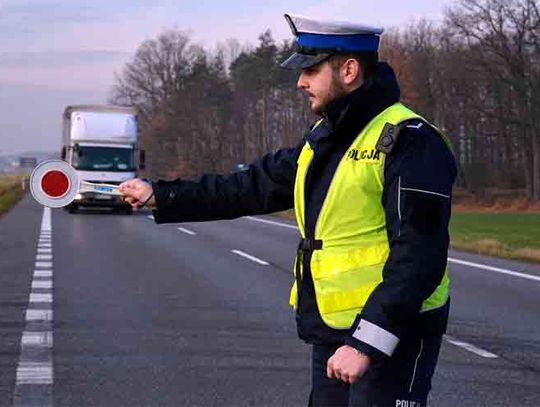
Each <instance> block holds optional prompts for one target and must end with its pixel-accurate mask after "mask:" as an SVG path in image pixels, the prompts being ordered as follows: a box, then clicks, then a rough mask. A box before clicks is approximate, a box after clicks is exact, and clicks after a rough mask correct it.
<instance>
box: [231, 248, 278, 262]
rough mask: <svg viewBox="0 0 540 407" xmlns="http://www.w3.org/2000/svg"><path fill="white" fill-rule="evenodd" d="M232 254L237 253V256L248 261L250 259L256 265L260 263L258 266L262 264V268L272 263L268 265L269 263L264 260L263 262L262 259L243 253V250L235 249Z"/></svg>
mask: <svg viewBox="0 0 540 407" xmlns="http://www.w3.org/2000/svg"><path fill="white" fill-rule="evenodd" d="M231 252H233V253H235V254H237V255H239V256H242V257H245V258H246V259H249V260H251V261H254V262H255V263H258V264H260V265H262V266H268V265H270V263H268V262H266V261H264V260H261V259H259V258H257V257H255V256H252V255H251V254H247V253H246V252H243V251H242V250H236V249H235V250H231Z"/></svg>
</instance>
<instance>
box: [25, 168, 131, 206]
mask: <svg viewBox="0 0 540 407" xmlns="http://www.w3.org/2000/svg"><path fill="white" fill-rule="evenodd" d="M30 192H31V193H32V196H33V197H34V199H35V200H36V201H38V202H39V203H40V204H42V205H44V206H48V207H49V208H61V207H63V206H66V205H69V204H70V203H71V202H73V200H74V199H75V196H76V195H77V194H78V193H79V192H95V193H100V194H106V195H117V196H119V195H121V194H120V192H119V191H118V185H109V184H95V183H92V182H87V181H82V180H80V179H79V175H78V174H77V171H75V169H74V168H73V167H72V166H71V165H69V164H68V163H67V162H65V161H62V160H49V161H44V162H42V163H40V164H39V165H38V166H37V167H36V168H34V171H32V175H31V176H30Z"/></svg>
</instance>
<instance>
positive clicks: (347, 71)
mask: <svg viewBox="0 0 540 407" xmlns="http://www.w3.org/2000/svg"><path fill="white" fill-rule="evenodd" d="M361 78H362V67H361V66H360V64H359V63H358V61H357V60H356V59H354V58H349V59H347V60H346V61H345V62H344V63H343V65H341V80H342V81H343V84H344V85H349V86H350V85H353V84H354V83H355V82H356V81H357V80H359V79H361Z"/></svg>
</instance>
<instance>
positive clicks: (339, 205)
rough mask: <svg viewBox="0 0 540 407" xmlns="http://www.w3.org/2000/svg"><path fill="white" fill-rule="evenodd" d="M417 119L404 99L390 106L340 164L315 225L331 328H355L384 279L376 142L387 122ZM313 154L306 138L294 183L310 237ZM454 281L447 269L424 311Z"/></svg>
mask: <svg viewBox="0 0 540 407" xmlns="http://www.w3.org/2000/svg"><path fill="white" fill-rule="evenodd" d="M416 118H418V119H422V118H421V117H420V116H419V115H417V114H416V113H414V112H413V111H411V110H410V109H408V108H407V107H405V106H404V105H402V104H400V103H396V104H394V105H392V106H390V107H388V108H387V109H386V110H384V111H383V112H381V113H380V114H379V115H377V116H376V117H375V118H374V119H372V120H371V122H369V123H368V124H367V125H366V127H365V128H364V129H363V130H362V131H361V132H360V134H359V135H358V136H357V137H356V139H355V140H354V141H353V143H352V144H351V146H350V147H349V149H348V150H347V152H346V153H345V155H344V156H343V157H342V159H341V161H340V163H339V165H338V166H337V169H336V172H335V174H334V178H333V179H332V182H331V184H330V187H329V189H328V192H327V194H326V197H325V200H324V203H323V206H322V208H321V211H320V213H319V216H318V218H317V223H316V227H315V236H314V239H315V240H321V241H322V247H321V248H320V249H317V250H313V251H312V255H311V262H310V267H311V275H312V278H313V285H314V287H315V297H316V302H317V307H318V309H319V312H320V314H321V317H322V319H323V321H324V323H325V324H326V325H328V326H329V327H332V328H339V329H344V328H350V327H351V326H352V324H353V322H354V319H355V317H356V316H357V314H358V313H359V312H361V311H362V308H363V307H364V305H365V303H366V301H367V299H368V298H369V296H370V294H371V292H372V291H373V290H374V289H375V287H377V285H378V284H379V283H380V282H381V281H382V279H383V277H382V271H383V267H384V265H385V263H386V260H387V259H388V256H389V253H390V249H389V242H388V236H387V232H386V218H385V213H384V208H383V206H382V203H381V197H382V193H383V185H384V181H383V172H384V156H385V155H384V153H383V152H381V151H378V150H377V149H376V147H375V146H376V144H377V141H378V139H379V137H380V135H381V132H382V130H383V128H384V125H385V124H386V123H390V124H393V125H398V124H399V123H401V122H403V121H405V120H409V119H416ZM422 120H424V119H422ZM443 137H444V136H443ZM312 158H313V150H312V149H311V147H310V145H309V144H308V143H306V144H305V145H304V147H303V148H302V151H301V153H300V156H299V158H298V170H297V173H296V180H295V186H294V201H295V214H296V221H297V223H298V228H299V230H300V234H301V236H302V238H304V239H305V238H306V233H305V223H304V213H305V202H304V186H305V185H304V183H305V178H306V173H307V170H308V167H309V164H310V162H311V160H312ZM301 263H302V259H301V258H299V257H298V256H297V259H296V263H295V267H294V270H293V272H294V273H300V275H301V273H302V264H301ZM297 278H298V276H297ZM448 286H449V278H448V273H447V272H445V274H444V277H443V278H442V281H441V283H440V284H439V286H438V287H437V288H436V289H435V291H434V292H433V293H432V294H431V296H430V297H429V298H428V299H426V300H425V301H424V302H423V304H422V310H428V309H434V308H438V307H440V306H443V305H444V304H445V303H446V301H447V299H448ZM297 296H298V294H297V286H296V282H295V283H294V285H293V287H292V290H291V297H290V304H291V306H293V307H295V308H296V306H297Z"/></svg>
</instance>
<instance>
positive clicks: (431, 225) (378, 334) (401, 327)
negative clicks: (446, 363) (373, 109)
mask: <svg viewBox="0 0 540 407" xmlns="http://www.w3.org/2000/svg"><path fill="white" fill-rule="evenodd" d="M396 143H397V144H396V146H395V148H394V151H393V152H392V153H390V154H389V155H387V156H386V163H385V169H384V175H385V179H384V189H383V197H382V204H383V207H384V211H385V215H386V227H387V233H388V240H389V243H390V255H389V257H388V259H387V261H386V264H385V266H384V269H383V280H382V282H381V283H380V284H379V285H378V286H377V287H376V288H375V290H374V291H373V292H372V294H371V295H370V297H369V298H368V300H367V302H366V305H365V307H364V308H363V310H362V312H361V314H360V315H359V316H358V317H357V318H356V321H355V324H354V325H353V328H352V330H351V336H350V337H349V338H347V343H348V344H349V345H351V346H354V347H355V348H356V349H358V350H359V351H361V352H363V353H366V354H368V355H370V356H371V357H372V358H375V359H379V360H380V359H384V358H386V357H389V356H391V355H392V353H393V352H394V350H395V348H396V347H397V345H398V343H399V341H400V338H401V337H403V335H405V334H407V333H408V332H410V330H411V329H416V328H415V326H416V325H415V320H416V321H417V320H418V316H419V312H420V309H421V305H422V302H423V301H424V300H426V299H427V298H428V297H429V296H430V295H431V294H432V293H433V291H434V290H435V289H436V288H437V286H438V285H439V284H440V282H441V280H442V277H443V275H444V272H445V268H446V262H447V254H448V245H449V236H448V223H449V220H450V211H451V194H452V184H453V182H454V179H455V177H456V173H457V171H456V166H455V162H454V158H453V155H452V152H451V150H450V148H449V147H448V146H447V145H446V143H445V142H444V140H443V138H442V137H441V136H440V135H439V134H438V133H437V132H436V131H435V130H434V129H432V128H431V127H429V126H428V125H427V124H425V123H421V124H420V125H419V123H416V124H411V125H408V126H406V127H405V128H403V130H402V131H401V133H400V136H399V139H398V141H397V142H396Z"/></svg>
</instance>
